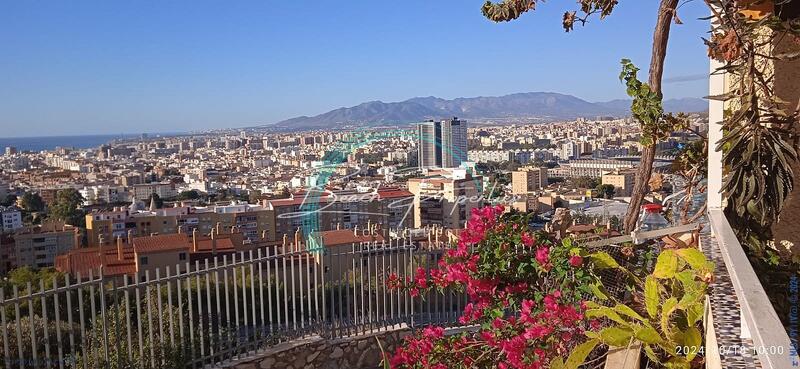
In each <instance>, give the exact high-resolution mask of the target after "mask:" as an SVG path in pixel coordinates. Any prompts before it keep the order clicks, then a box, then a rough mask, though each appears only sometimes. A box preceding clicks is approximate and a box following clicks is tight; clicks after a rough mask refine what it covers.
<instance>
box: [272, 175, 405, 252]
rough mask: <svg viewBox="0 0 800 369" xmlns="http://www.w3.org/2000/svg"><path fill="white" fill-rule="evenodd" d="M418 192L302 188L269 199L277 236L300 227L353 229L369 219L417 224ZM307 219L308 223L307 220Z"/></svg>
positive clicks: (392, 225) (398, 225)
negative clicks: (414, 205)
mask: <svg viewBox="0 0 800 369" xmlns="http://www.w3.org/2000/svg"><path fill="white" fill-rule="evenodd" d="M413 198H414V195H413V194H412V193H411V192H409V191H407V190H403V189H399V188H388V187H387V188H380V189H378V190H375V191H368V192H359V191H324V192H322V191H300V192H297V193H293V194H292V195H291V196H290V197H289V198H286V199H274V200H266V201H265V202H264V204H265V205H264V206H265V207H266V208H267V209H270V210H272V211H273V212H274V217H275V218H274V224H275V232H274V236H275V238H270V239H271V240H276V239H278V238H281V237H283V236H284V235H285V236H292V235H294V233H295V231H297V229H300V228H304V225H305V227H310V228H312V229H313V230H314V231H330V230H335V229H353V228H355V227H357V226H358V227H364V226H366V225H367V224H368V223H372V224H383V225H384V227H388V228H406V227H411V226H413V218H412V216H411V213H412V203H413ZM304 222H305V224H304Z"/></svg>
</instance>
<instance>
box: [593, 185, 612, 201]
mask: <svg viewBox="0 0 800 369" xmlns="http://www.w3.org/2000/svg"><path fill="white" fill-rule="evenodd" d="M594 190H595V191H597V193H598V196H600V197H601V198H604V199H613V198H614V193H616V192H617V190H616V189H615V188H614V185H610V184H599V185H597V187H595V189H594Z"/></svg>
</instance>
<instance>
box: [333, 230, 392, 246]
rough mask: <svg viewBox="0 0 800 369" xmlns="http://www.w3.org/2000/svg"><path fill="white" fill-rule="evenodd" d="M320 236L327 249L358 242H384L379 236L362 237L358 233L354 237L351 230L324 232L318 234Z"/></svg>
mask: <svg viewBox="0 0 800 369" xmlns="http://www.w3.org/2000/svg"><path fill="white" fill-rule="evenodd" d="M320 235H321V236H322V242H323V244H324V245H325V246H328V247H330V246H338V245H347V244H351V243H358V242H371V241H378V242H381V241H383V240H384V237H383V236H382V235H381V234H376V235H362V234H361V231H359V232H358V235H355V234H353V230H351V229H341V230H334V231H325V232H320Z"/></svg>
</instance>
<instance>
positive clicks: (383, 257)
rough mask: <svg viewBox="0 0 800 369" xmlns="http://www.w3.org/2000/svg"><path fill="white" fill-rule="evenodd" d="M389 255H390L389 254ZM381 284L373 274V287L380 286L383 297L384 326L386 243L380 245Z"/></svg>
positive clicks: (385, 323)
mask: <svg viewBox="0 0 800 369" xmlns="http://www.w3.org/2000/svg"><path fill="white" fill-rule="evenodd" d="M390 255H391V254H390ZM389 264H391V259H390V260H389ZM381 277H383V278H381V279H382V280H381V282H380V284H379V282H378V276H377V273H375V285H376V286H378V285H380V287H381V292H383V293H381V296H383V312H382V314H381V325H383V326H386V325H387V323H388V322H387V320H386V316H387V315H386V303H387V298H386V297H387V294H388V293H387V291H386V241H384V242H382V243H381Z"/></svg>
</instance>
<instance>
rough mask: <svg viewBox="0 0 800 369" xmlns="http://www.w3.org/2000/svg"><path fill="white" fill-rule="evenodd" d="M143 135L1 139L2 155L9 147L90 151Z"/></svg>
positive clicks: (34, 150) (25, 149)
mask: <svg viewBox="0 0 800 369" xmlns="http://www.w3.org/2000/svg"><path fill="white" fill-rule="evenodd" d="M172 135H174V134H157V135H153V134H151V135H149V137H159V136H162V137H163V136H172ZM140 137H141V135H134V134H127V135H122V134H118V135H86V136H43V137H0V154H2V150H3V149H5V148H6V147H8V146H13V147H16V148H17V150H19V151H33V152H38V151H43V150H54V149H56V148H57V147H69V148H75V149H88V148H94V147H98V146H101V145H104V144H107V143H110V142H113V141H115V140H131V139H138V138H140Z"/></svg>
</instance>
